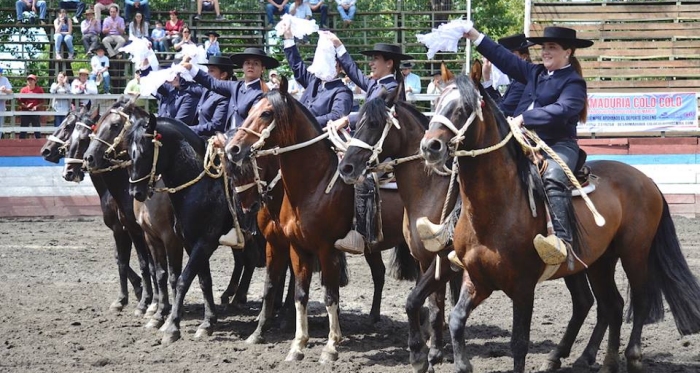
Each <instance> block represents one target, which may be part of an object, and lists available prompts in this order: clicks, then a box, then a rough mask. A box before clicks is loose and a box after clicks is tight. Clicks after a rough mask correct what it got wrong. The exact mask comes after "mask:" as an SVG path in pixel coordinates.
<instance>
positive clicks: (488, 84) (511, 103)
mask: <svg viewBox="0 0 700 373" xmlns="http://www.w3.org/2000/svg"><path fill="white" fill-rule="evenodd" d="M498 44H500V45H502V46H504V47H506V49H508V50H509V51H511V52H512V53H513V54H514V55H516V56H518V57H519V58H520V59H522V60H525V61H528V62H532V60H531V59H530V49H529V48H530V47H531V46H533V45H535V43H532V42H529V41H527V39H525V34H515V35H511V36H506V37H504V38H500V39H498ZM482 72H483V76H484V81H483V82H481V85H482V86H484V89H485V90H486V93H488V94H489V96H490V97H491V98H492V99H493V100H494V101H496V103H497V104H498V108H499V109H501V111H502V112H503V114H505V116H506V117H512V116H513V112H514V111H515V108H516V107H518V102H520V97H521V96H522V95H523V91H524V90H525V84H524V83H521V82H519V81H517V80H515V79H513V78H510V77H508V76H507V75H504V76H503V77H504V78H505V79H507V80H509V81H510V82H509V83H508V88H507V89H506V91H505V93H503V95H501V93H500V92H499V91H498V86H497V85H498V81H497V80H501V79H497V77H496V76H495V75H496V74H494V71H493V70H492V69H491V61H489V60H486V59H485V61H484V66H483V68H482Z"/></svg>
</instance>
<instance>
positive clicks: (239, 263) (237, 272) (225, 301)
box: [221, 249, 243, 310]
mask: <svg viewBox="0 0 700 373" xmlns="http://www.w3.org/2000/svg"><path fill="white" fill-rule="evenodd" d="M231 253H232V254H233V263H234V264H233V272H232V273H231V279H230V280H229V282H228V286H227V287H226V290H225V291H224V293H223V294H221V305H222V306H224V307H225V309H226V310H228V307H229V302H230V300H231V297H233V295H234V294H236V291H237V290H238V283H239V281H240V279H241V274H242V273H243V253H242V252H241V250H236V249H231Z"/></svg>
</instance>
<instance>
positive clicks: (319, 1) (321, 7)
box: [308, 0, 328, 28]
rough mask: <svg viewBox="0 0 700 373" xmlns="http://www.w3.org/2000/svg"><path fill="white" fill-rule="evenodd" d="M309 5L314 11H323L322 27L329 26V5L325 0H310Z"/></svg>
mask: <svg viewBox="0 0 700 373" xmlns="http://www.w3.org/2000/svg"><path fill="white" fill-rule="evenodd" d="M308 2H309V7H311V11H312V12H314V13H321V26H320V27H321V28H328V5H326V3H325V1H324V0H308Z"/></svg>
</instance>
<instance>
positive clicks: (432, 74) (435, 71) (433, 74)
mask: <svg viewBox="0 0 700 373" xmlns="http://www.w3.org/2000/svg"><path fill="white" fill-rule="evenodd" d="M435 75H440V76H442V71H440V70H434V71H433V72H432V73H430V76H435Z"/></svg>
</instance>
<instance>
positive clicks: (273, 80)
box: [265, 70, 280, 89]
mask: <svg viewBox="0 0 700 373" xmlns="http://www.w3.org/2000/svg"><path fill="white" fill-rule="evenodd" d="M268 79H269V81H268V82H267V83H265V84H267V88H270V89H277V88H279V87H280V79H279V78H278V77H277V70H270V74H269V75H268Z"/></svg>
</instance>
